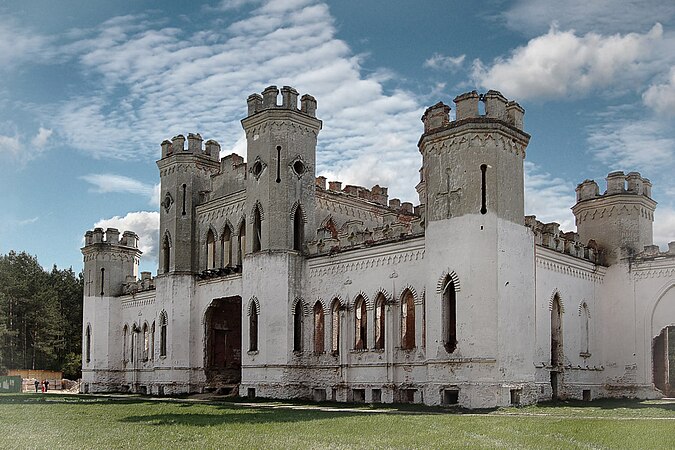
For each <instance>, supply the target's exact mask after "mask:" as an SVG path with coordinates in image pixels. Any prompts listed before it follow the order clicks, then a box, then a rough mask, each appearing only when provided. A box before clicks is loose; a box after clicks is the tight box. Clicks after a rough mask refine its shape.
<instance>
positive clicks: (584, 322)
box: [580, 303, 591, 356]
mask: <svg viewBox="0 0 675 450" xmlns="http://www.w3.org/2000/svg"><path fill="white" fill-rule="evenodd" d="M590 317H591V315H590V313H589V312H588V305H586V303H584V304H583V305H581V330H580V336H581V354H582V355H583V356H587V355H590V354H591V350H590V326H589V325H590V324H589V319H590Z"/></svg>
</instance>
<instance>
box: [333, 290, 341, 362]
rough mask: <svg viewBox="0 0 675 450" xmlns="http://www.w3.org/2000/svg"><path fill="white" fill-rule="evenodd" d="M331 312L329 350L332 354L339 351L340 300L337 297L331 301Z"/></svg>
mask: <svg viewBox="0 0 675 450" xmlns="http://www.w3.org/2000/svg"><path fill="white" fill-rule="evenodd" d="M331 314H332V316H333V317H332V330H331V333H332V336H331V337H332V339H331V350H332V351H333V354H335V355H337V354H339V352H340V301H339V300H338V299H335V300H334V301H333V307H332V308H331Z"/></svg>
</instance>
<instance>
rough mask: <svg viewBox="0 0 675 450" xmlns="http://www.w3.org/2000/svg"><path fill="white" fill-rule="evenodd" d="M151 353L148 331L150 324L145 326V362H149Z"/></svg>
mask: <svg viewBox="0 0 675 450" xmlns="http://www.w3.org/2000/svg"><path fill="white" fill-rule="evenodd" d="M149 353H150V331H149V330H148V324H147V323H144V324H143V361H147V360H148V354H149Z"/></svg>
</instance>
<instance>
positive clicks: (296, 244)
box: [293, 206, 305, 252]
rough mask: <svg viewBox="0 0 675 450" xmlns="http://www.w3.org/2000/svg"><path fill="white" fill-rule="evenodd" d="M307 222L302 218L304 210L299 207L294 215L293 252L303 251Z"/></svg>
mask: <svg viewBox="0 0 675 450" xmlns="http://www.w3.org/2000/svg"><path fill="white" fill-rule="evenodd" d="M304 231H305V221H304V220H303V218H302V208H301V207H300V206H298V207H297V208H296V209H295V214H293V250H297V251H299V252H300V251H302V243H303V240H304V234H305V233H304Z"/></svg>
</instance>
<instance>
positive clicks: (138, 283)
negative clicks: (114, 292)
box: [122, 272, 155, 295]
mask: <svg viewBox="0 0 675 450" xmlns="http://www.w3.org/2000/svg"><path fill="white" fill-rule="evenodd" d="M154 289H155V279H154V278H153V277H152V273H150V272H141V278H140V279H139V280H137V279H136V277H135V276H133V275H127V279H126V282H125V283H124V284H123V285H122V293H123V294H126V295H134V294H137V293H138V292H143V291H152V290H154Z"/></svg>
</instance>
